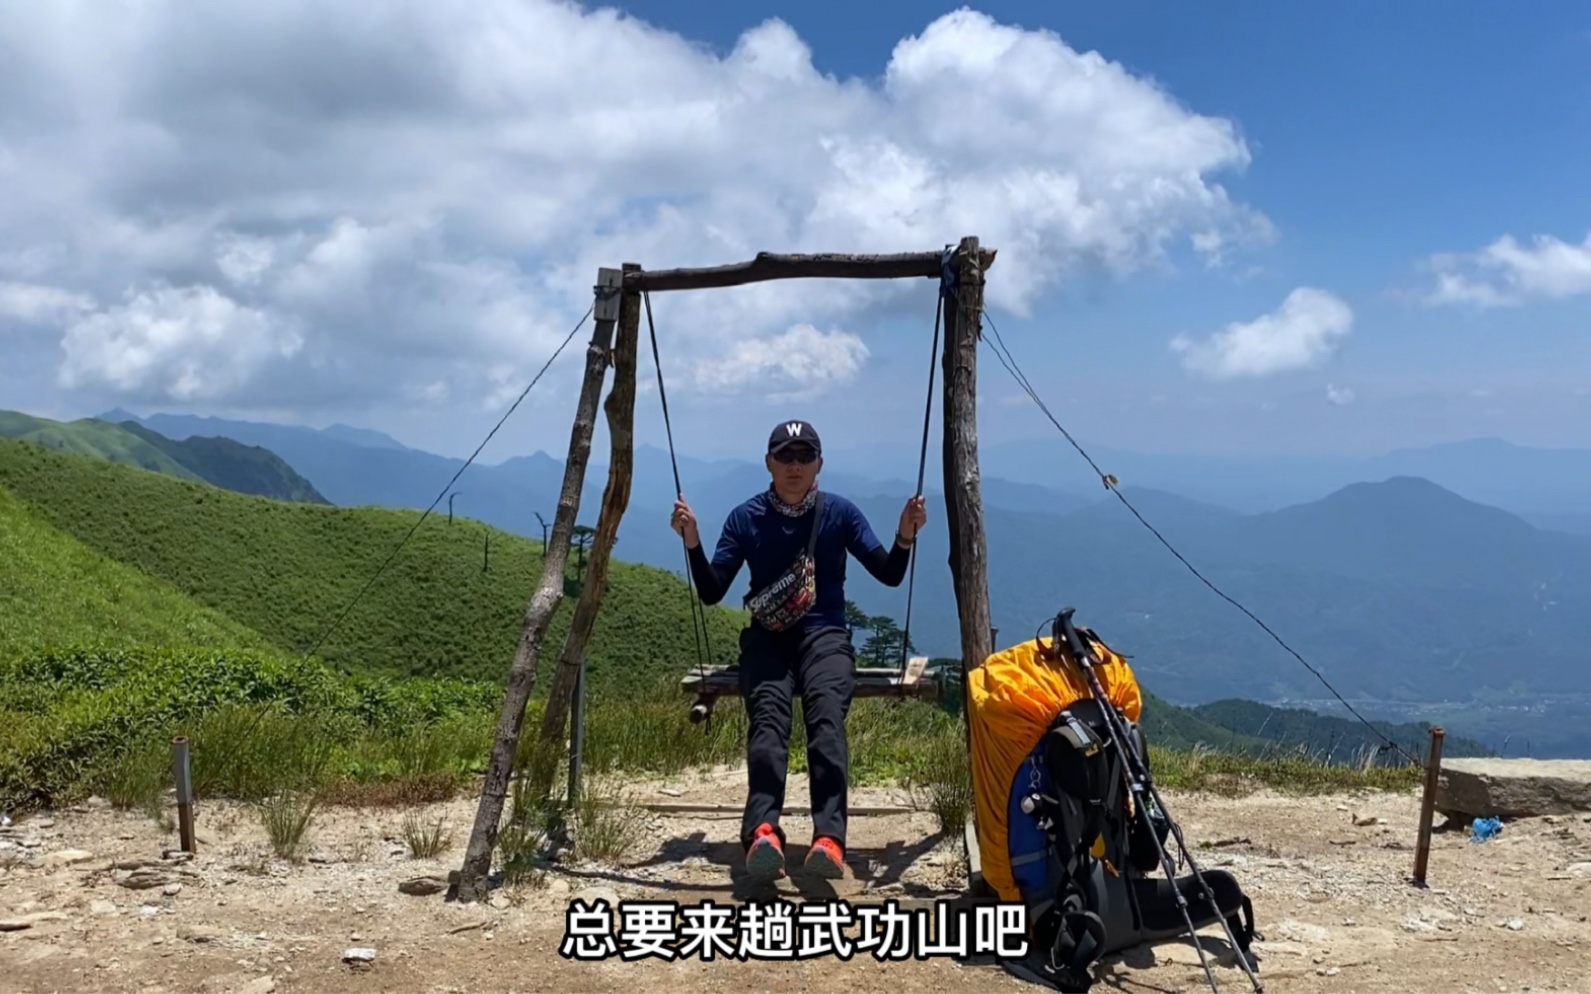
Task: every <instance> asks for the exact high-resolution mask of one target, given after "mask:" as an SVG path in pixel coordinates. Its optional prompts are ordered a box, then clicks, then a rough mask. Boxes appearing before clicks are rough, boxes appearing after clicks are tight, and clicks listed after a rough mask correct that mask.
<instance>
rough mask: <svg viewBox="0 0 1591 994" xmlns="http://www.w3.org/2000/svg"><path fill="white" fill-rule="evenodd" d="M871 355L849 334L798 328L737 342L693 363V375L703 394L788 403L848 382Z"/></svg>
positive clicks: (692, 377)
mask: <svg viewBox="0 0 1591 994" xmlns="http://www.w3.org/2000/svg"><path fill="white" fill-rule="evenodd" d="M868 354H869V353H868V350H867V346H866V345H864V344H863V343H862V340H861V339H860V338H858V337H856V336H855V335H853V334H851V333H849V332H845V331H829V332H823V331H819V330H818V329H816V328H814V327H812V326H811V325H809V324H799V325H796V326H795V327H793V328H790V329H789V330H787V331H785V332H784V333H783V334H780V335H775V336H773V337H770V338H754V339H748V340H746V341H743V342H737V343H735V344H733V345H730V346H728V347H726V348H725V349H724V350H723V352H722V353H721V354H720V355H718V356H715V357H713V358H707V359H699V360H697V361H696V362H695V363H693V364H692V365H691V367H690V375H691V381H692V382H693V383H694V384H695V385H696V386H697V387H698V388H699V389H702V390H707V391H714V392H734V393H748V394H753V395H761V396H765V397H766V398H767V399H769V400H774V401H786V400H793V399H799V398H803V397H810V396H813V395H815V394H817V393H821V392H822V391H823V390H825V389H827V388H828V387H829V386H831V385H836V384H842V383H846V382H849V381H850V380H852V379H854V378H855V377H856V374H857V373H858V372H860V371H861V368H862V363H863V362H864V361H866V359H867V357H868ZM666 375H667V371H666V369H665V376H666ZM665 389H666V386H665Z"/></svg>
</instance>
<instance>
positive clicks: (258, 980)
mask: <svg viewBox="0 0 1591 994" xmlns="http://www.w3.org/2000/svg"><path fill="white" fill-rule="evenodd" d="M274 990H276V978H275V977H255V978H254V979H253V980H251V981H249V982H248V983H246V984H244V985H243V986H242V987H239V988H237V994H271V992H272V991H274Z"/></svg>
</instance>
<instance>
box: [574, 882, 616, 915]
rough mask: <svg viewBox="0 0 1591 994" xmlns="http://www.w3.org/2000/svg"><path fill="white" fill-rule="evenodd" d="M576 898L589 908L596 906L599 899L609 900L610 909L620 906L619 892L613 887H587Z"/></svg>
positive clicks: (613, 909)
mask: <svg viewBox="0 0 1591 994" xmlns="http://www.w3.org/2000/svg"><path fill="white" fill-rule="evenodd" d="M574 899H575V900H576V901H579V902H581V903H583V904H584V905H585V906H586V907H588V908H595V907H596V906H597V902H598V901H606V902H608V910H610V911H617V910H618V907H619V892H618V891H616V890H614V889H613V888H612V887H587V888H586V889H585V890H583V891H581V892H580V893H578V894H576V895H575V897H574Z"/></svg>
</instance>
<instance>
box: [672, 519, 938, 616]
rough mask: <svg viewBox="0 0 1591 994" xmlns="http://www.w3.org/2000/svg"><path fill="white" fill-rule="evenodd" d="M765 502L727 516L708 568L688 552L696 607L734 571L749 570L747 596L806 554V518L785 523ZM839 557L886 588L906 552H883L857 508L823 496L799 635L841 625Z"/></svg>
mask: <svg viewBox="0 0 1591 994" xmlns="http://www.w3.org/2000/svg"><path fill="white" fill-rule="evenodd" d="M771 500H772V497H771V495H770V494H769V493H767V492H766V491H765V492H763V493H761V494H758V495H757V496H755V497H753V498H751V499H750V500H748V501H746V502H745V503H743V504H741V505H740V506H739V507H736V508H735V509H734V510H733V511H730V512H729V517H728V519H727V520H726V521H725V522H724V529H723V532H722V533H721V534H720V535H719V538H718V548H717V549H716V550H715V551H714V553H713V558H712V560H711V561H710V562H709V561H708V559H707V553H706V551H705V550H704V548H703V546H702V545H698V546H697V547H696V548H694V549H692V550H690V564H691V576H692V577H693V578H694V579H695V581H696V589H697V592H698V593H699V594H700V596H701V599H702V601H703V602H704V603H707V604H717V603H718V602H719V601H721V600H723V598H724V595H725V594H727V593H728V592H729V587H730V584H732V583H734V582H735V576H736V575H737V574H738V573H739V572H740V568H741V566H742V565H745V566H748V567H750V570H751V578H750V579H751V592H752V593H755V592H757V591H758V590H761V589H762V588H763V587H765V586H767V585H768V584H770V583H772V582H773V581H774V580H776V579H778V577H779V574H780V573H782V572H784V571H785V569H787V568H788V567H789V566H790V564H791V563H793V562H795V560H796V557H797V556H799V555H801V554H802V553H803V552H805V551H806V546H807V540H808V539H809V538H810V537H811V535H812V515H813V513H814V512H812V511H808V512H807V513H805V514H803V515H801V516H800V517H794V518H793V517H790V516H789V515H787V514H783V513H781V512H780V511H779V510H778V509H777V508H775V507H774V506H773V505H772V503H771ZM847 553H849V554H850V555H852V556H855V557H856V560H857V562H859V563H861V564H862V566H863V568H864V569H866V570H867V571H868V573H870V574H872V576H873V578H874V579H876V580H878V582H880V583H882V584H884V585H885V586H889V587H898V586H900V584H901V581H902V580H904V579H905V578H906V567H907V566H908V565H909V564H910V562H911V547H910V546H903V545H900V544H899V543H895V542H892V543H891V544H890V548H889V549H888V550H886V549H885V548H884V543H882V542H880V541H879V540H878V536H877V535H875V534H874V533H873V528H872V526H871V525H870V524H869V523H868V521H867V516H866V515H864V514H863V513H862V510H861V508H859V507H857V506H856V505H855V504H853V503H852V502H851V501H849V500H847V499H846V498H844V497H840V496H838V495H836V494H831V493H824V495H823V521H822V523H821V524H820V525H819V529H818V541H817V548H816V549H815V550H814V552H813V558H814V559H815V560H816V566H817V569H816V574H817V601H816V603H815V604H813V606H812V610H811V611H809V612H808V613H807V615H806V617H805V618H803V619H802V621H801V626H802V627H803V628H804V629H806V630H808V631H810V630H812V629H814V628H821V627H826V626H834V627H839V628H844V627H845V625H846V621H845V563H846V555H847Z"/></svg>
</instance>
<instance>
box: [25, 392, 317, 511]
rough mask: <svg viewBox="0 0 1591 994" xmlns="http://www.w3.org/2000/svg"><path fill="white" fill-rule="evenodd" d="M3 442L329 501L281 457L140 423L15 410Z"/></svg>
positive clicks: (281, 496)
mask: <svg viewBox="0 0 1591 994" xmlns="http://www.w3.org/2000/svg"><path fill="white" fill-rule="evenodd" d="M0 438H13V439H17V440H20V441H27V442H35V443H37V444H39V445H43V446H44V447H45V448H49V449H54V450H55V451H57V452H70V453H74V454H77V455H85V456H96V457H98V458H100V459H107V460H109V461H111V462H114V463H120V464H122V465H124V466H136V467H138V468H139V469H147V470H151V471H153V472H156V473H164V474H165V475H167V476H174V477H176V478H177V479H179V480H192V481H196V482H205V483H210V484H213V485H215V486H217V487H221V488H222V489H224V490H235V491H237V492H238V493H245V494H256V495H259V496H262V497H272V498H275V499H277V500H288V501H301V502H304V503H309V504H325V503H328V501H327V500H326V498H325V497H323V496H321V494H320V493H319V492H318V491H317V490H316V489H315V487H314V485H313V484H311V483H310V482H309V481H308V480H306V479H304V477H302V476H300V475H299V474H298V473H297V472H296V471H295V470H294V469H293V468H292V467H291V466H289V465H288V464H287V463H286V462H285V461H284V460H283V459H282V458H281V457H280V456H278V455H276V453H274V452H272V451H270V450H269V449H264V448H261V447H259V446H256V445H244V444H243V443H241V442H236V441H233V440H232V439H230V438H186V439H182V440H181V441H177V440H175V439H170V438H167V437H166V436H164V435H161V434H160V433H158V432H155V431H151V430H150V429H148V428H145V427H143V426H142V425H140V424H138V423H137V422H135V421H128V422H124V423H122V424H113V423H111V422H109V421H100V420H97V419H94V418H80V419H79V420H77V421H70V422H65V421H51V420H50V419H48V418H38V417H34V416H32V415H30V414H21V413H18V412H16V411H0Z"/></svg>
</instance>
